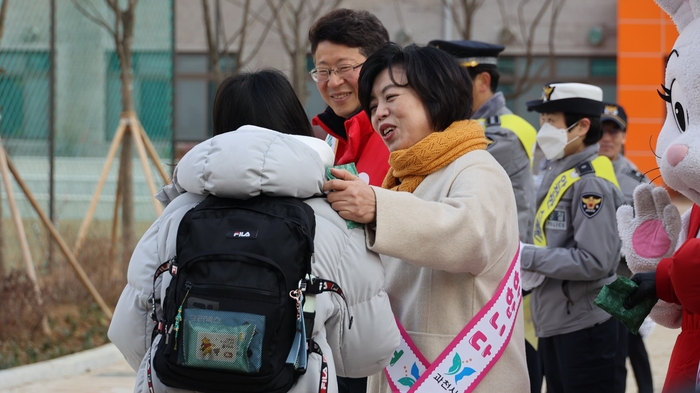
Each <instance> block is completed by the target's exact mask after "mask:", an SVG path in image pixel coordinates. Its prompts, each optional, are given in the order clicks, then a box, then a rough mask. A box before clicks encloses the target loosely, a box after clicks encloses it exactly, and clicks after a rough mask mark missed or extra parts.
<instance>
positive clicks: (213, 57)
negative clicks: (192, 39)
mask: <svg viewBox="0 0 700 393" xmlns="http://www.w3.org/2000/svg"><path fill="white" fill-rule="evenodd" d="M201 1H202V14H203V17H204V28H205V31H206V37H207V49H208V57H209V67H210V69H209V71H210V72H211V73H212V79H213V80H214V81H216V82H217V83H218V82H219V81H221V79H222V78H223V76H224V74H237V73H238V72H239V71H240V70H241V69H243V68H245V66H246V65H247V64H248V63H249V62H250V61H251V60H252V59H253V58H254V57H255V56H256V55H257V53H258V51H259V50H260V48H261V47H262V45H263V42H264V41H265V38H266V37H267V35H268V33H269V32H270V29H271V28H272V26H273V25H274V23H275V20H276V18H277V13H278V11H279V9H280V6H281V4H282V2H281V1H279V0H277V1H276V2H273V1H268V2H265V3H260V2H257V1H256V2H253V1H252V0H244V1H232V0H229V3H231V4H233V5H235V6H237V7H238V8H240V10H241V12H240V13H237V14H238V15H240V19H238V20H230V19H228V18H223V17H222V15H221V13H220V12H219V8H220V3H221V0H201ZM212 2H213V3H214V11H213V12H212V10H211V7H210V3H212ZM253 3H255V4H257V7H256V8H253ZM227 21H228V22H230V24H231V25H232V26H234V27H235V29H234V31H233V32H232V33H230V34H227V33H226V22H227ZM257 25H261V27H262V33H260V34H258V35H257V37H256V40H255V43H254V45H253V47H252V48H250V49H249V47H248V46H247V45H246V44H247V38H248V35H249V33H250V31H251V30H252V29H253V28H255V27H258V26H257ZM229 55H232V56H233V62H232V68H229V69H225V70H222V68H221V59H222V58H223V57H225V56H229Z"/></svg>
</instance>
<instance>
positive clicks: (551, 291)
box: [522, 83, 624, 393]
mask: <svg viewBox="0 0 700 393" xmlns="http://www.w3.org/2000/svg"><path fill="white" fill-rule="evenodd" d="M602 100H603V91H602V90H601V89H600V88H599V87H597V86H592V85H588V84H582V83H552V84H549V85H546V86H545V87H544V88H543V95H542V98H541V99H538V100H533V101H528V102H527V106H528V109H530V110H534V111H536V112H538V113H539V114H540V126H541V128H540V130H539V132H538V133H537V143H538V145H539V146H540V148H541V149H542V152H543V153H544V155H545V159H546V160H547V161H546V162H545V165H544V171H543V174H542V184H541V185H540V188H539V189H538V191H537V201H536V202H537V206H538V209H537V213H536V215H535V222H534V226H533V240H534V245H525V246H524V247H523V250H522V269H523V270H526V271H531V272H535V273H538V274H541V275H542V277H543V280H542V282H541V283H540V284H539V286H536V287H535V288H534V289H533V290H532V294H531V295H530V296H531V298H532V300H531V312H532V319H533V322H534V325H535V332H536V334H537V337H538V339H539V340H538V343H539V347H538V353H539V354H540V356H541V357H542V364H543V367H544V375H545V378H546V381H547V391H548V392H549V393H561V392H567V393H576V392H581V393H584V392H611V393H612V392H617V391H618V390H617V389H618V387H617V386H616V383H615V381H616V373H618V372H619V368H618V367H617V362H618V360H617V359H616V352H617V350H618V344H617V337H618V328H619V324H618V323H617V321H616V320H614V319H612V318H611V317H610V314H608V313H606V312H605V311H603V310H602V309H600V308H598V307H596V306H595V305H594V304H593V300H594V299H595V298H596V296H597V295H598V293H599V292H600V289H601V288H602V287H603V285H605V284H609V283H611V282H613V281H614V280H615V279H616V274H615V270H616V268H617V265H618V262H619V257H620V245H621V241H620V238H619V236H618V234H617V222H616V218H615V212H616V211H617V208H618V207H619V206H621V205H622V204H623V203H624V197H623V195H622V192H621V191H620V189H619V185H618V181H617V178H616V176H615V171H614V169H613V165H612V163H611V162H610V159H608V158H607V157H605V156H600V155H599V154H598V143H597V142H598V141H599V140H600V138H601V136H602V126H601V122H600V115H601V113H602V112H603V102H602Z"/></svg>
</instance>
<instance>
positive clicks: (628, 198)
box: [613, 154, 649, 206]
mask: <svg viewBox="0 0 700 393" xmlns="http://www.w3.org/2000/svg"><path fill="white" fill-rule="evenodd" d="M613 167H614V168H615V176H617V182H618V183H620V190H622V194H623V195H624V196H625V204H627V205H630V206H634V198H633V197H632V195H633V194H634V189H635V188H637V186H638V185H640V184H643V183H649V179H647V177H646V176H644V175H643V174H642V173H641V172H639V171H638V170H637V166H636V165H634V164H633V163H632V161H630V160H628V159H627V157H625V156H623V155H622V154H620V155H619V156H617V160H615V161H613Z"/></svg>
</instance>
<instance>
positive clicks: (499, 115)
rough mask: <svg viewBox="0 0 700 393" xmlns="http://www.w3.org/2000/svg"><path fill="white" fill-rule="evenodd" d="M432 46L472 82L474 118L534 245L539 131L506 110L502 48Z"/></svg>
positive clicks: (523, 233) (524, 237)
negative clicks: (500, 84)
mask: <svg viewBox="0 0 700 393" xmlns="http://www.w3.org/2000/svg"><path fill="white" fill-rule="evenodd" d="M429 45H432V46H434V47H436V48H438V49H442V50H443V51H445V52H447V53H450V54H451V55H453V56H455V57H456V58H457V59H458V61H459V62H460V64H461V65H462V67H465V68H466V69H467V71H468V72H469V75H470V76H471V78H472V91H473V95H474V114H473V115H472V119H474V120H478V121H480V122H481V123H482V124H483V125H484V127H485V132H486V137H487V138H488V139H489V141H490V143H489V146H488V147H487V150H488V152H489V153H491V155H492V156H493V157H494V158H495V159H496V161H498V163H499V164H501V166H502V167H503V169H505V170H506V173H507V174H508V177H509V178H510V182H511V183H512V184H513V192H514V193H515V201H516V204H517V208H518V229H519V230H520V240H521V241H523V242H524V243H531V242H532V220H533V218H534V216H535V187H534V184H533V181H532V153H533V151H534V146H535V138H536V134H537V131H536V130H535V129H534V128H533V127H532V125H530V123H528V122H527V121H526V120H525V119H523V118H522V117H520V116H518V115H515V114H513V112H511V111H510V110H509V109H508V108H506V99H505V97H503V93H501V92H500V91H499V92H496V89H497V88H498V79H499V77H500V75H499V74H498V69H497V64H498V54H499V53H501V51H503V49H504V47H503V46H501V45H493V44H487V43H485V42H479V41H471V40H461V41H442V40H433V41H430V43H429Z"/></svg>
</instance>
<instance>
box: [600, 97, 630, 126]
mask: <svg viewBox="0 0 700 393" xmlns="http://www.w3.org/2000/svg"><path fill="white" fill-rule="evenodd" d="M600 121H612V122H614V123H616V124H617V125H618V126H620V129H621V130H622V131H625V130H627V114H626V113H625V108H623V107H622V105H617V104H612V103H609V102H604V103H603V114H602V115H600Z"/></svg>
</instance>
